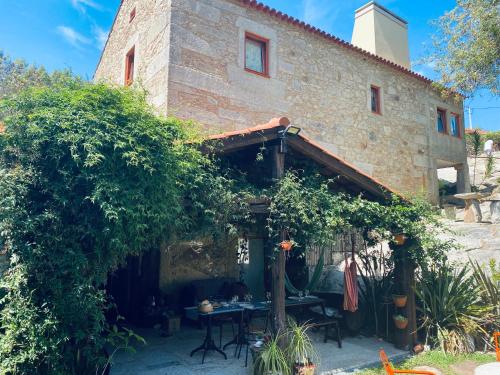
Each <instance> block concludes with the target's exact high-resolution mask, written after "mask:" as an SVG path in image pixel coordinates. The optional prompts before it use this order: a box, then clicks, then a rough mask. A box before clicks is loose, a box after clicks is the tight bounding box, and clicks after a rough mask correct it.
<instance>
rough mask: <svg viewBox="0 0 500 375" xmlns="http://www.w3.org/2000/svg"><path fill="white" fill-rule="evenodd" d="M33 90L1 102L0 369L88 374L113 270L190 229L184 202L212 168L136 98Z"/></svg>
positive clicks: (99, 89) (176, 125) (84, 89)
mask: <svg viewBox="0 0 500 375" xmlns="http://www.w3.org/2000/svg"><path fill="white" fill-rule="evenodd" d="M36 86H39V87H31V88H28V89H25V90H22V91H16V94H15V95H14V96H12V95H11V96H9V98H8V99H4V100H3V101H0V114H3V116H4V117H3V118H2V121H3V122H4V123H5V131H4V132H3V133H0V247H2V248H6V249H7V250H8V253H9V255H10V257H11V265H10V269H9V270H8V272H7V274H6V275H5V276H4V277H3V279H2V293H3V295H4V297H3V298H2V300H1V315H0V318H1V322H2V329H3V331H2V333H1V334H0V372H1V373H9V374H88V373H92V374H95V373H96V370H97V369H98V368H99V367H100V366H101V367H102V364H103V361H104V356H103V352H102V348H103V345H104V340H105V339H104V337H103V335H102V332H103V331H104V329H105V326H106V323H105V319H104V311H105V310H106V308H107V306H108V303H107V301H106V296H105V293H104V291H103V290H102V285H103V283H104V282H105V280H106V277H107V275H108V273H109V272H110V271H112V270H114V269H116V267H117V266H118V265H119V264H120V263H122V262H123V261H124V259H125V258H126V257H127V256H128V255H130V254H138V253H140V252H141V251H142V250H143V249H150V248H154V247H159V245H160V244H161V243H162V242H163V241H168V240H169V238H170V237H171V236H173V235H174V233H175V232H176V231H177V230H178V231H184V230H187V229H189V228H190V227H192V226H193V225H194V224H193V222H194V220H193V219H191V218H189V217H187V216H186V215H185V210H184V198H185V197H186V196H187V195H190V196H194V195H193V194H192V193H190V192H189V191H187V189H191V188H193V187H195V188H196V186H201V187H203V186H205V185H206V184H204V181H206V180H208V179H210V176H211V172H210V162H209V161H208V160H206V159H205V157H203V156H202V155H201V153H200V152H199V151H198V150H197V149H196V148H195V147H194V145H193V144H191V143H189V142H186V141H187V140H188V139H190V137H189V132H188V128H187V127H186V126H185V124H184V123H182V122H180V121H178V120H175V119H161V118H158V117H156V116H155V115H154V114H153V112H152V110H150V109H149V107H148V106H147V105H146V104H145V99H144V96H143V95H142V94H140V93H136V92H134V91H132V90H129V89H123V88H110V87H107V86H105V85H100V84H99V85H93V84H90V83H84V82H81V81H79V80H68V81H65V82H64V83H54V82H51V87H50V88H48V87H43V86H42V85H36ZM200 176H201V177H200ZM210 186H211V187H212V186H213V184H212V185H210ZM215 193H216V192H214V194H215ZM198 195H199V196H203V195H204V194H201V193H198ZM218 199H220V198H218ZM200 201H202V200H201V199H200ZM195 203H196V204H195V207H201V208H199V209H198V211H199V210H201V209H202V208H203V205H202V204H201V205H200V203H199V202H195ZM193 210H194V211H196V209H193ZM194 215H195V216H200V215H196V212H194Z"/></svg>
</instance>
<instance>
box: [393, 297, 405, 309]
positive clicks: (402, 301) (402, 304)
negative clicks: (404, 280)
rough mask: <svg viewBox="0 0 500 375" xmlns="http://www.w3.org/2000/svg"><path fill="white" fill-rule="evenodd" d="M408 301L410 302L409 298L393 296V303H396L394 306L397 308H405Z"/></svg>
mask: <svg viewBox="0 0 500 375" xmlns="http://www.w3.org/2000/svg"><path fill="white" fill-rule="evenodd" d="M406 301H408V296H405V295H398V294H393V295H392V302H394V306H396V307H405V306H406Z"/></svg>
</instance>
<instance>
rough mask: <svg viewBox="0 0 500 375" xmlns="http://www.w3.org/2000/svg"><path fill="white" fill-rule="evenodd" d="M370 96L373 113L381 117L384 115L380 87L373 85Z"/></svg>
mask: <svg viewBox="0 0 500 375" xmlns="http://www.w3.org/2000/svg"><path fill="white" fill-rule="evenodd" d="M370 95H371V100H370V103H371V109H372V112H373V113H377V114H379V115H380V114H381V113H382V112H381V110H380V87H377V86H373V85H372V86H371V88H370Z"/></svg>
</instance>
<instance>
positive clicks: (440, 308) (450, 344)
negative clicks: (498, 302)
mask: <svg viewBox="0 0 500 375" xmlns="http://www.w3.org/2000/svg"><path fill="white" fill-rule="evenodd" d="M421 271H422V274H421V277H420V280H419V283H418V285H417V289H416V293H417V296H418V298H419V299H420V303H421V305H420V306H419V310H420V311H421V312H422V315H423V323H422V327H423V328H425V329H426V331H427V334H428V335H427V337H428V338H430V339H434V340H435V341H436V342H435V344H438V345H439V346H440V348H441V349H442V350H443V351H444V352H447V353H452V354H457V353H467V352H472V351H474V342H473V339H472V337H473V336H477V335H479V334H481V333H484V329H483V328H482V326H483V324H484V323H485V322H487V321H488V316H489V314H490V313H491V307H490V306H484V304H483V303H482V298H481V293H480V288H479V287H478V285H477V283H476V281H475V279H474V277H473V276H472V275H470V274H469V268H468V267H467V266H464V267H463V268H461V269H458V270H451V269H450V268H449V267H446V266H441V267H439V268H431V269H425V268H423V269H422V270H421Z"/></svg>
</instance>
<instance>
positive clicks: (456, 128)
mask: <svg viewBox="0 0 500 375" xmlns="http://www.w3.org/2000/svg"><path fill="white" fill-rule="evenodd" d="M450 134H451V135H452V136H454V137H460V116H459V115H457V114H456V113H452V114H451V119H450Z"/></svg>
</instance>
